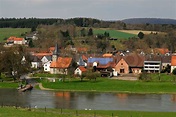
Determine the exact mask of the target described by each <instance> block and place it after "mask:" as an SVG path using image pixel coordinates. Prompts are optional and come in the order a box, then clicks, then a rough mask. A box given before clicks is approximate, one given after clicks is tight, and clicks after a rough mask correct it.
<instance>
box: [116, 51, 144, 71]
mask: <svg viewBox="0 0 176 117" xmlns="http://www.w3.org/2000/svg"><path fill="white" fill-rule="evenodd" d="M144 58H145V57H144V56H141V55H138V54H130V55H126V56H117V57H116V58H115V61H116V65H115V70H116V71H117V72H118V73H119V74H128V73H133V74H140V73H141V72H142V69H143V66H144Z"/></svg>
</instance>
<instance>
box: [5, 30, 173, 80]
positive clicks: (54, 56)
mask: <svg viewBox="0 0 176 117" xmlns="http://www.w3.org/2000/svg"><path fill="white" fill-rule="evenodd" d="M28 38H32V39H33V40H36V39H37V37H36V34H35V33H34V35H32V36H31V37H29V36H28V37H26V39H28ZM27 43H28V42H27V40H25V39H24V38H18V37H13V36H11V37H9V38H8V39H7V42H6V43H5V45H4V47H6V48H11V47H13V46H16V45H22V46H26V44H27ZM66 49H67V50H66V51H68V50H69V51H72V52H73V53H74V59H73V58H72V57H69V56H65V55H63V54H62V53H61V51H64V50H63V48H62V50H61V48H60V47H59V46H58V44H57V42H56V44H55V46H52V47H49V48H48V49H47V50H46V49H45V50H40V49H39V48H29V47H26V51H27V52H28V53H29V54H30V58H31V59H30V64H31V68H33V69H35V70H40V71H41V72H44V73H50V74H65V75H68V74H70V73H71V74H72V75H74V76H81V75H82V74H84V73H86V72H90V71H91V72H92V73H93V72H98V73H99V74H100V76H101V77H118V76H123V75H126V74H131V75H132V76H135V77H138V75H139V74H142V73H143V72H146V73H167V74H170V73H172V72H173V70H174V69H175V68H176V54H174V53H171V52H170V51H169V49H167V48H154V49H151V53H150V54H145V53H144V52H143V51H139V52H138V53H137V52H130V51H129V50H119V51H116V53H102V54H89V53H88V52H87V51H88V49H87V48H86V47H84V48H74V47H70V48H66ZM21 61H23V62H25V61H26V59H25V56H23V57H22V59H21ZM73 63H76V65H75V66H74V67H73ZM70 71H72V72H70ZM137 79H138V78H137ZM129 80H130V79H129Z"/></svg>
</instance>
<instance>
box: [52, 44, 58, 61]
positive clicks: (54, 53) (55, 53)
mask: <svg viewBox="0 0 176 117" xmlns="http://www.w3.org/2000/svg"><path fill="white" fill-rule="evenodd" d="M58 56H59V48H58V44H56V45H55V50H54V52H53V55H52V61H55V62H56V61H57V58H58Z"/></svg>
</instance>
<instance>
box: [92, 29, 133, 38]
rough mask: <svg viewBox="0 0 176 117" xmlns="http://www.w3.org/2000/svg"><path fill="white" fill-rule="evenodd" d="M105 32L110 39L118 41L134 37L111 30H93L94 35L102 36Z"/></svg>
mask: <svg viewBox="0 0 176 117" xmlns="http://www.w3.org/2000/svg"><path fill="white" fill-rule="evenodd" d="M105 32H108V33H109V35H110V37H112V38H118V39H128V38H130V37H135V36H136V35H135V34H130V33H125V32H120V31H118V30H113V29H100V28H99V29H96V28H94V29H93V33H94V34H104V33H105Z"/></svg>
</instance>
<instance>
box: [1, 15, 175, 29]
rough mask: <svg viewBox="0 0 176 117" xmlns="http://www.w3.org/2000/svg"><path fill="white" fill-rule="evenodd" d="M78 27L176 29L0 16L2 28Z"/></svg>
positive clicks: (80, 19)
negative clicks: (69, 25) (68, 25)
mask: <svg viewBox="0 0 176 117" xmlns="http://www.w3.org/2000/svg"><path fill="white" fill-rule="evenodd" d="M66 24H71V25H75V26H78V27H94V28H114V29H118V30H122V29H123V30H150V31H152V30H153V31H163V32H165V31H170V30H173V29H176V25H174V24H153V23H143V24H128V23H125V22H123V21H103V20H99V19H93V18H70V19H59V18H45V19H40V18H0V28H37V27H38V26H39V25H66Z"/></svg>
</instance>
